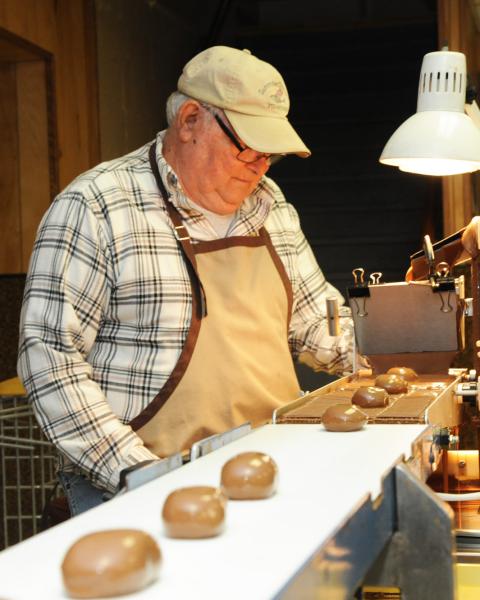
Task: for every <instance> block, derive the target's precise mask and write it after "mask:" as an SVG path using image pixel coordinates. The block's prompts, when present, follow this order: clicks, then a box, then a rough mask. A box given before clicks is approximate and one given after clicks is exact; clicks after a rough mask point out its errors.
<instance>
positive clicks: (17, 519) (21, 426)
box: [0, 395, 56, 550]
mask: <svg viewBox="0 0 480 600" xmlns="http://www.w3.org/2000/svg"><path fill="white" fill-rule="evenodd" d="M55 484H56V477H55V451H54V447H53V445H52V444H50V443H49V442H48V441H47V440H46V439H45V437H44V436H43V434H42V432H41V430H40V427H39V426H38V424H37V421H36V419H35V416H34V415H33V411H32V408H31V406H30V404H29V403H28V401H27V398H26V397H25V396H1V395H0V490H1V497H0V504H1V506H0V513H1V514H0V516H1V523H2V527H1V529H0V550H1V549H3V548H6V547H8V546H11V545H12V544H16V543H17V542H20V541H22V540H24V539H26V538H28V537H30V536H32V535H34V534H35V533H37V532H38V531H40V530H41V528H42V512H43V509H44V507H45V505H46V502H47V500H49V498H50V497H51V495H52V493H53V492H54V490H55Z"/></svg>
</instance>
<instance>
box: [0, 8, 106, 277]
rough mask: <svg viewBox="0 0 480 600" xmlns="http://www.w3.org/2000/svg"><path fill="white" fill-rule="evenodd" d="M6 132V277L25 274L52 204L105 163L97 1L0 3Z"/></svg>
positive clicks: (0, 99)
mask: <svg viewBox="0 0 480 600" xmlns="http://www.w3.org/2000/svg"><path fill="white" fill-rule="evenodd" d="M0 131H2V135H1V136H0V182H1V183H0V211H1V214H2V219H1V220H0V223H1V225H0V236H1V240H2V241H1V242H0V273H19V272H25V271H26V269H27V266H28V260H29V256H30V252H31V248H32V244H33V240H34V236H35V232H36V229H37V227H38V223H39V221H40V218H41V216H42V214H43V213H44V212H45V209H46V208H47V207H48V205H49V203H50V201H51V199H52V196H53V195H54V194H55V193H56V192H57V191H58V190H59V189H62V188H63V187H65V186H66V185H67V184H68V183H69V182H70V181H71V180H72V179H73V178H74V177H75V176H76V175H78V174H80V173H81V172H83V171H85V170H87V169H88V168H90V167H91V166H93V165H94V164H96V163H98V162H99V158H100V155H99V147H100V143H99V130H98V106H97V73H96V45H95V19H94V4H93V0H22V1H21V2H18V0H2V1H1V2H0Z"/></svg>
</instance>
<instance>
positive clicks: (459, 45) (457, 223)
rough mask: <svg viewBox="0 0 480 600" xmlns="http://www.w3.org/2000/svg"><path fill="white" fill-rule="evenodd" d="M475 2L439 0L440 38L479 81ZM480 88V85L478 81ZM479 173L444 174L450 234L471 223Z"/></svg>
mask: <svg viewBox="0 0 480 600" xmlns="http://www.w3.org/2000/svg"><path fill="white" fill-rule="evenodd" d="M473 10H477V11H478V10H479V8H478V6H477V7H476V9H475V8H474V5H473V3H471V2H469V1H468V0H438V42H439V49H440V48H442V47H443V46H444V45H447V46H448V49H449V50H454V51H458V52H463V53H464V54H465V56H466V57H467V73H468V75H469V77H470V79H471V80H472V83H475V82H476V83H477V84H478V81H479V73H480V33H479V30H478V28H477V25H476V22H477V18H476V15H475V14H474V12H473ZM477 90H478V85H477ZM476 177H478V176H477V175H475V174H470V173H468V174H466V175H453V176H450V177H443V182H442V187H443V227H444V234H445V235H449V234H451V233H454V232H455V231H458V230H459V229H461V228H462V227H464V226H465V225H467V224H468V222H469V221H470V219H471V218H472V216H473V214H474V208H475V206H476V204H478V202H475V197H474V185H473V182H474V178H476Z"/></svg>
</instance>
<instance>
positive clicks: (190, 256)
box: [148, 142, 207, 319]
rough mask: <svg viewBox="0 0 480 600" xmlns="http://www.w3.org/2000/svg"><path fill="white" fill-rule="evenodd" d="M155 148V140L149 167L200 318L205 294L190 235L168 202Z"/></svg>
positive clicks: (151, 148) (203, 309) (202, 315)
mask: <svg viewBox="0 0 480 600" xmlns="http://www.w3.org/2000/svg"><path fill="white" fill-rule="evenodd" d="M156 149H157V142H154V143H153V144H152V145H151V146H150V150H149V152H148V158H149V160H150V168H151V170H152V173H153V176H154V177H155V181H156V182H157V186H158V189H159V190H160V193H161V195H162V197H163V200H164V202H165V207H166V209H167V212H168V216H169V217H170V219H171V221H172V223H173V229H174V232H175V237H176V238H177V242H178V244H179V246H180V249H181V251H182V254H183V257H184V258H185V260H186V264H187V269H188V272H189V276H190V280H191V282H192V286H193V287H194V288H195V290H196V293H197V300H198V302H197V307H198V317H199V318H200V319H202V318H203V317H206V316H207V298H206V295H205V290H204V289H203V285H202V282H201V281H200V277H199V275H198V269H197V259H196V258H195V251H194V249H193V245H192V242H191V240H190V236H189V234H188V231H187V228H186V227H185V225H184V224H183V221H182V217H181V216H180V213H179V212H178V210H177V209H176V208H175V206H173V204H172V203H171V202H170V198H169V194H168V192H167V190H166V188H165V185H164V183H163V181H162V178H161V176H160V171H159V169H158V164H157V159H156Z"/></svg>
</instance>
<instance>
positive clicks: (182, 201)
mask: <svg viewBox="0 0 480 600" xmlns="http://www.w3.org/2000/svg"><path fill="white" fill-rule="evenodd" d="M162 139H163V132H162V133H159V134H158V136H157V162H158V165H159V169H160V173H161V177H162V180H163V182H164V184H165V187H166V189H167V191H168V193H169V195H170V201H171V202H173V204H174V205H175V206H176V207H177V208H178V209H179V211H180V213H181V215H182V218H183V219H184V223H185V225H186V227H187V229H188V231H189V234H190V236H191V238H192V241H193V242H195V241H200V240H210V239H214V238H216V237H217V235H216V233H215V230H214V229H213V228H212V226H211V225H210V223H209V222H208V220H207V219H206V218H205V217H204V215H202V214H200V213H199V212H198V211H197V210H195V209H194V208H192V206H191V205H190V204H189V202H188V199H187V198H186V197H185V196H184V195H183V193H182V190H181V188H180V186H179V183H178V180H177V177H176V176H175V173H174V172H173V171H172V169H171V168H170V166H169V165H168V164H167V163H166V162H165V160H164V158H163V156H162V154H161V146H162ZM149 147H150V144H147V145H145V146H143V147H142V148H140V149H139V150H137V151H135V152H133V153H131V154H129V155H127V156H125V157H122V158H120V159H117V160H113V161H110V162H106V163H103V164H101V165H99V166H98V167H96V168H94V169H92V170H90V171H88V172H87V173H84V174H83V175H81V176H80V177H78V178H77V179H76V180H75V181H73V182H72V183H71V184H70V185H69V186H68V187H67V188H66V189H65V190H64V191H63V192H62V193H61V194H60V195H59V196H57V198H56V199H55V200H54V202H53V203H52V205H51V207H50V208H49V210H48V211H47V213H46V215H45V216H44V218H43V220H42V222H41V224H40V227H39V231H38V234H37V239H36V242H35V245H34V250H33V253H32V257H31V261H30V267H29V273H28V276H27V282H26V288H25V297H24V304H23V310H22V318H21V326H20V351H19V362H18V372H19V375H20V377H21V379H22V381H23V384H24V385H25V388H26V389H27V391H28V394H29V398H30V400H31V401H32V403H33V407H34V411H35V414H36V417H37V419H38V421H39V423H40V425H41V427H42V428H43V430H44V432H45V434H46V435H47V437H48V438H49V439H50V440H51V441H52V442H53V443H54V444H55V445H56V446H57V448H58V449H59V452H60V465H59V468H63V469H66V470H77V471H80V472H82V473H84V474H85V475H86V476H87V477H89V478H90V480H91V481H92V482H93V483H94V484H95V485H97V486H98V487H101V488H106V489H109V490H114V489H115V487H116V486H117V484H118V478H119V472H120V471H121V469H123V468H125V467H127V466H130V465H132V464H135V463H137V462H140V461H142V460H147V459H152V458H156V457H155V456H154V455H152V454H151V452H150V451H149V450H147V449H146V448H145V447H144V445H143V443H142V440H141V439H140V437H139V436H138V435H137V434H136V433H135V432H134V431H133V430H132V429H131V427H130V426H129V425H128V422H129V421H130V420H131V419H133V418H134V417H135V416H136V415H138V414H139V413H140V412H141V411H142V410H143V409H144V408H145V407H146V406H147V405H148V404H149V403H150V401H151V400H152V399H153V398H154V397H155V395H156V394H157V393H158V391H159V390H160V389H161V388H162V386H163V385H164V383H165V382H166V381H167V379H168V377H169V375H170V373H171V371H172V370H173V368H174V366H175V364H176V362H177V359H178V357H179V355H180V352H181V350H182V347H183V344H184V341H185V339H186V336H187V332H188V329H189V325H190V314H191V305H192V298H191V289H190V281H189V277H188V273H187V269H186V265H185V263H184V259H183V258H182V255H181V253H180V250H179V246H178V243H177V240H176V238H175V235H174V233H173V230H172V225H171V222H170V219H169V217H168V215H167V212H166V208H165V204H164V200H163V198H162V197H161V194H160V192H159V190H158V188H157V185H156V183H155V179H154V177H153V174H152V172H151V170H150V166H149V161H148V149H149ZM262 225H264V226H265V227H266V229H267V230H268V232H269V234H270V236H271V239H272V242H273V245H274V247H275V248H276V251H277V252H278V254H279V256H280V258H281V260H282V262H283V264H284V265H285V268H286V271H287V273H288V276H289V278H290V281H291V283H292V287H293V294H294V304H293V315H292V319H291V322H290V328H289V340H288V341H289V344H290V348H291V351H292V354H293V355H294V356H297V355H298V354H299V353H302V352H309V353H311V356H312V361H313V363H314V365H316V366H317V367H322V368H324V369H325V370H328V371H330V372H342V371H344V370H345V369H347V368H348V367H349V366H350V357H349V356H348V354H349V352H351V346H352V337H353V335H352V325H351V321H350V319H349V316H348V315H349V311H348V309H346V308H345V307H342V309H341V311H342V312H341V314H342V315H343V316H342V318H341V322H342V326H343V329H344V332H343V334H342V336H340V337H338V338H333V337H330V336H328V328H327V321H326V318H325V298H326V297H327V296H338V297H339V298H342V297H341V295H340V294H339V292H338V291H337V290H336V289H335V288H333V287H332V286H331V285H330V284H328V283H327V282H326V281H325V278H324V276H323V274H322V272H321V270H320V269H319V267H318V265H317V263H316V261H315V259H314V256H313V253H312V251H311V249H310V247H309V245H308V243H307V241H306V240H305V237H304V236H303V234H302V231H301V229H300V225H299V221H298V217H297V213H296V211H295V209H294V208H293V207H292V206H291V205H290V204H287V202H286V201H285V198H284V197H283V195H282V193H281V191H280V189H279V188H278V186H277V185H276V184H275V183H274V182H273V181H272V180H271V179H269V178H267V177H263V178H262V180H261V181H260V183H259V185H258V187H257V188H256V189H255V191H254V192H253V193H252V194H251V195H250V196H249V197H248V198H247V199H246V200H245V201H244V203H243V204H242V206H241V207H240V209H239V212H238V215H237V218H236V220H235V221H234V222H233V223H232V225H231V227H230V229H229V231H228V234H227V235H228V236H233V235H235V236H239V235H240V236H249V235H257V232H258V230H259V228H260V227H261V226H262ZM342 300H343V299H342ZM260 329H261V324H260V323H259V331H260Z"/></svg>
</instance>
